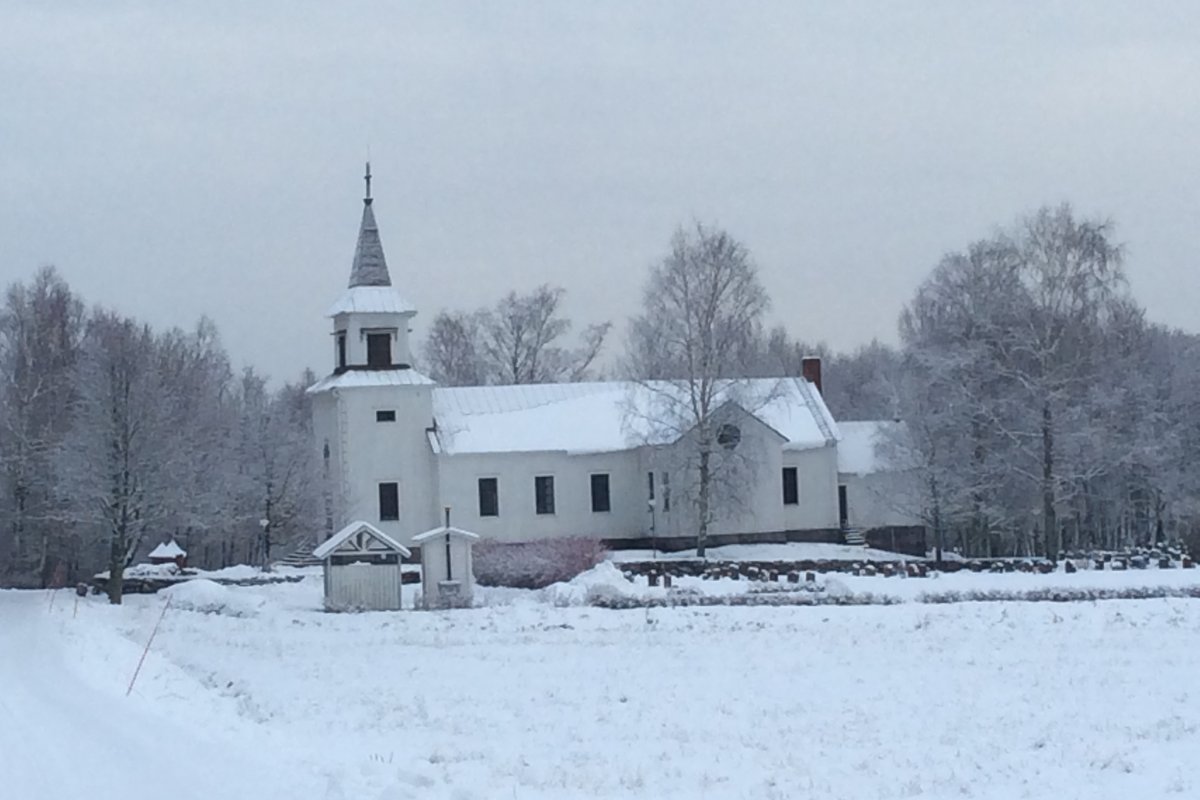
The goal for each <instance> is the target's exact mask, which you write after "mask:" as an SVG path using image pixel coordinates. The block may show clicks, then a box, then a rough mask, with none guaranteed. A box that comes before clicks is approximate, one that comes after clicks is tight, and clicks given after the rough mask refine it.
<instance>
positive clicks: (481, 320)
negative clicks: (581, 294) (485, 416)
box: [424, 284, 611, 386]
mask: <svg viewBox="0 0 1200 800" xmlns="http://www.w3.org/2000/svg"><path fill="white" fill-rule="evenodd" d="M564 294H565V292H564V290H563V289H561V288H559V287H555V286H550V285H549V284H542V285H541V286H539V287H537V288H536V289H534V290H533V291H532V292H530V293H529V294H517V293H516V292H509V293H508V294H507V295H505V296H504V297H503V298H502V299H501V300H500V301H499V302H498V303H496V305H495V306H494V307H492V308H490V309H483V310H479V311H474V312H470V313H466V312H462V311H443V312H441V313H439V314H438V315H437V317H435V318H434V322H433V326H432V328H431V329H430V332H429V336H428V338H427V339H426V340H425V346H424V356H425V361H426V362H427V364H428V366H427V368H428V369H429V371H430V373H431V377H433V378H434V379H435V380H437V381H438V382H439V383H443V384H446V385H450V386H470V385H483V384H519V383H555V382H563V381H582V380H587V379H588V378H589V377H590V375H591V370H592V366H593V364H594V363H595V360H596V358H597V356H599V354H600V351H601V349H602V348H603V347H604V342H605V340H606V338H607V336H608V332H609V329H610V327H611V326H610V324H609V323H607V322H604V323H599V324H595V325H589V326H588V327H587V328H585V329H584V330H583V332H582V334H581V335H580V341H579V344H578V345H577V346H576V347H569V346H566V345H565V344H564V343H563V340H564V339H565V338H566V337H567V336H568V334H569V333H570V331H571V322H570V320H568V319H567V318H565V317H563V316H562V315H561V314H560V312H559V305H560V304H561V302H562V299H563V296H564Z"/></svg>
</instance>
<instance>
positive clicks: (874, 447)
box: [838, 420, 904, 475]
mask: <svg viewBox="0 0 1200 800" xmlns="http://www.w3.org/2000/svg"><path fill="white" fill-rule="evenodd" d="M838 430H839V431H841V433H842V438H841V440H840V441H839V442H838V472H842V473H846V474H849V475H870V474H872V473H874V472H880V471H882V470H887V469H895V466H896V465H895V463H894V462H895V461H896V459H895V458H894V457H889V455H888V453H887V450H888V449H889V441H891V440H892V439H893V438H894V437H895V435H896V434H897V433H899V432H902V431H903V430H904V423H902V422H893V421H891V420H870V421H864V422H839V423H838Z"/></svg>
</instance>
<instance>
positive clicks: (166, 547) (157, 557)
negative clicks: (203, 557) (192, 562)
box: [150, 539, 187, 569]
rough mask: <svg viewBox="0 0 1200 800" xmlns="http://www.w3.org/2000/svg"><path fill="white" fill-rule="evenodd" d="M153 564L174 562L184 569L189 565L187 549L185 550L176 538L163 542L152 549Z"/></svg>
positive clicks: (151, 561) (151, 558)
mask: <svg viewBox="0 0 1200 800" xmlns="http://www.w3.org/2000/svg"><path fill="white" fill-rule="evenodd" d="M150 563H151V564H174V565H175V566H177V567H179V568H180V569H183V568H184V567H186V566H187V550H184V549H183V548H182V547H180V546H179V545H178V544H176V543H175V540H174V539H172V540H171V541H169V542H163V543H161V544H159V546H158V547H156V548H154V549H153V550H151V551H150Z"/></svg>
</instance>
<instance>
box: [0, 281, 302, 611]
mask: <svg viewBox="0 0 1200 800" xmlns="http://www.w3.org/2000/svg"><path fill="white" fill-rule="evenodd" d="M311 379H312V376H311V375H305V376H303V377H302V378H301V380H300V381H299V382H298V383H296V384H288V385H285V386H283V387H282V388H280V389H279V390H277V391H271V390H270V389H269V388H268V387H267V384H266V381H265V379H264V378H263V377H262V376H261V375H258V374H257V373H255V372H254V371H253V370H250V369H248V370H246V371H244V372H243V373H242V374H240V375H236V374H235V373H234V372H233V370H232V369H231V367H230V364H229V359H228V356H227V355H226V353H225V351H224V349H223V348H222V346H221V344H220V340H219V338H218V336H217V332H216V330H215V328H214V327H213V325H212V323H211V322H209V321H207V320H202V321H201V322H200V323H199V324H198V325H197V326H196V328H195V329H194V330H192V331H190V332H185V331H182V330H178V329H176V330H171V331H166V332H155V331H153V330H151V329H150V328H149V327H148V326H146V325H143V324H141V323H138V322H137V321H136V320H133V319H130V318H126V317H122V316H120V315H118V314H115V313H113V312H111V311H106V310H103V309H96V310H94V311H91V312H88V311H85V307H84V304H83V302H82V300H81V299H80V298H78V297H76V296H75V295H74V293H73V292H72V291H71V289H70V287H69V286H68V285H67V284H66V283H65V281H63V280H62V278H61V277H60V276H59V275H57V274H56V273H55V271H54V270H53V269H50V268H47V269H43V270H41V271H40V272H39V273H38V274H37V275H36V277H35V278H34V279H33V280H32V281H31V282H30V283H29V284H28V285H26V284H16V285H14V286H11V287H9V289H8V291H7V293H6V296H5V301H4V305H3V308H0V381H2V384H0V481H2V490H3V494H2V495H0V521H2V522H3V526H2V527H0V579H2V580H3V581H4V582H5V583H9V584H18V585H37V584H46V583H49V582H53V581H55V580H77V579H82V578H84V577H87V576H88V575H90V574H91V572H93V571H95V570H97V569H101V568H107V569H110V570H114V571H115V572H116V573H118V574H119V572H120V570H121V569H122V568H123V567H124V566H126V565H128V564H129V563H130V562H131V561H132V560H133V559H134V558H135V557H136V556H137V555H139V554H141V553H144V551H145V549H146V547H148V546H151V545H153V544H156V543H157V542H158V540H159V539H161V538H163V537H167V536H174V537H176V538H177V539H178V540H179V541H180V543H181V544H182V545H183V546H184V547H185V548H186V549H188V550H189V557H190V560H191V561H192V562H193V563H194V564H197V565H199V566H205V567H220V566H226V565H229V564H234V563H241V562H261V563H267V562H268V560H269V558H270V557H271V555H272V547H274V546H277V545H278V544H280V543H283V542H287V541H290V540H292V539H294V538H296V537H300V536H303V535H304V533H305V532H306V531H307V530H309V529H310V528H311V520H312V516H313V496H312V495H313V491H312V469H313V453H312V447H311V444H310V441H309V430H310V428H309V408H308V402H307V399H306V396H305V394H304V391H303V390H304V387H305V386H306V385H308V384H309V383H311ZM109 585H110V589H111V594H112V597H113V599H114V600H115V601H119V599H120V592H121V584H120V581H111V582H110V584H109Z"/></svg>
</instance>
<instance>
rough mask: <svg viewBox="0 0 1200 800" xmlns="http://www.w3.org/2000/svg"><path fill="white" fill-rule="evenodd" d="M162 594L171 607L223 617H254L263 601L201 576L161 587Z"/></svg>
mask: <svg viewBox="0 0 1200 800" xmlns="http://www.w3.org/2000/svg"><path fill="white" fill-rule="evenodd" d="M161 594H164V595H166V596H167V597H168V598H170V601H171V605H172V607H174V608H179V609H183V610H184V611H196V612H198V613H201V614H220V615H222V616H226V617H253V616H257V615H258V611H259V609H260V608H261V607H262V604H263V602H264V601H263V600H262V599H261V598H258V599H255V598H252V597H249V596H247V595H245V594H243V593H241V592H239V591H238V590H236V589H230V588H229V587H227V586H222V585H221V584H219V583H215V582H213V581H210V580H206V579H204V578H197V579H196V580H190V581H184V582H183V583H180V584H178V585H176V586H171V587H169V588H167V589H164V590H163V591H162V592H161Z"/></svg>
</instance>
